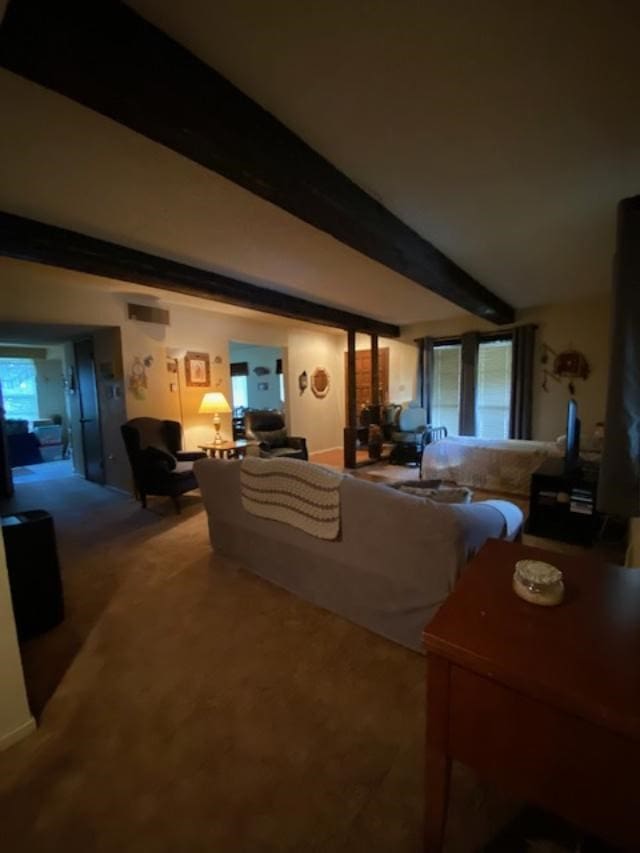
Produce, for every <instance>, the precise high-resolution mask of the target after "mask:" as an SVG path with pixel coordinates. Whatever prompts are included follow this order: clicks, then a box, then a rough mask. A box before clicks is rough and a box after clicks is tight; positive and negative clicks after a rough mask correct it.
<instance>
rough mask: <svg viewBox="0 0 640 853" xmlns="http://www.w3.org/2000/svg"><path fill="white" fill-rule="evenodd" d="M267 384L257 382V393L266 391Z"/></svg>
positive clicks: (267, 388)
mask: <svg viewBox="0 0 640 853" xmlns="http://www.w3.org/2000/svg"><path fill="white" fill-rule="evenodd" d="M268 390H269V383H268V382H258V391H268Z"/></svg>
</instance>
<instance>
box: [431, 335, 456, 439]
mask: <svg viewBox="0 0 640 853" xmlns="http://www.w3.org/2000/svg"><path fill="white" fill-rule="evenodd" d="M461 350H462V347H461V346H460V344H438V345H436V346H434V348H433V386H432V388H431V423H432V424H433V425H434V426H444V427H446V428H447V432H448V433H449V435H458V429H459V421H460V367H461Z"/></svg>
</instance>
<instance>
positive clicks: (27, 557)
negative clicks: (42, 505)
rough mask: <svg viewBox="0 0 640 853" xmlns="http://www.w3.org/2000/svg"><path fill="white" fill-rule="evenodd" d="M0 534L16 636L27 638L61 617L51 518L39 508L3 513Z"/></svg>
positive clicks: (57, 568)
mask: <svg viewBox="0 0 640 853" xmlns="http://www.w3.org/2000/svg"><path fill="white" fill-rule="evenodd" d="M2 535H3V538H4V547H5V551H6V554H7V569H8V573H9V586H10V588H11V600H12V602H13V612H14V616H15V620H16V628H17V630H18V637H19V638H20V639H21V640H27V639H29V637H34V636H36V635H37V634H42V633H43V632H44V631H48V630H49V629H50V628H53V627H54V626H55V625H58V624H59V623H60V622H61V621H62V619H63V618H64V600H63V595H62V581H61V579H60V565H59V563H58V549H57V547H56V534H55V529H54V526H53V518H52V517H51V516H50V515H49V513H48V512H45V511H44V510H41V509H35V510H30V511H29V512H21V513H16V515H5V516H2Z"/></svg>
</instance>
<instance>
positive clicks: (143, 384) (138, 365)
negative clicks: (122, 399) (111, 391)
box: [128, 355, 147, 400]
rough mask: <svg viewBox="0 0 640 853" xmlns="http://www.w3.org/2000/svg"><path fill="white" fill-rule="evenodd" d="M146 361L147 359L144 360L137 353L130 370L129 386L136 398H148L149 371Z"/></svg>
mask: <svg viewBox="0 0 640 853" xmlns="http://www.w3.org/2000/svg"><path fill="white" fill-rule="evenodd" d="M145 363H146V359H145V360H144V361H143V360H142V359H141V358H140V356H139V355H136V356H134V359H133V362H132V364H131V370H130V371H129V382H128V388H129V391H131V393H132V394H133V396H134V397H135V398H136V400H146V398H147V371H146V368H145Z"/></svg>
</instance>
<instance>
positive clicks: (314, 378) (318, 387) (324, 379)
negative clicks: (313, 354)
mask: <svg viewBox="0 0 640 853" xmlns="http://www.w3.org/2000/svg"><path fill="white" fill-rule="evenodd" d="M330 384H331V381H330V377H329V371H328V370H325V369H324V367H316V369H315V370H314V371H313V373H312V374H311V390H312V392H313V395H314V396H315V397H319V398H320V399H322V397H326V396H327V394H328V393H329V386H330Z"/></svg>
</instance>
